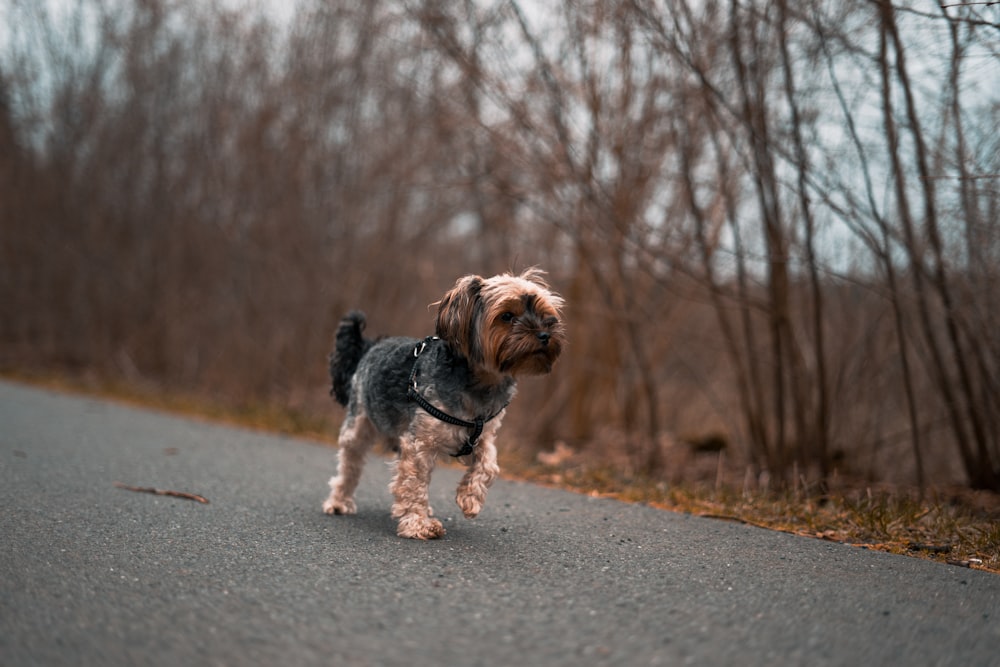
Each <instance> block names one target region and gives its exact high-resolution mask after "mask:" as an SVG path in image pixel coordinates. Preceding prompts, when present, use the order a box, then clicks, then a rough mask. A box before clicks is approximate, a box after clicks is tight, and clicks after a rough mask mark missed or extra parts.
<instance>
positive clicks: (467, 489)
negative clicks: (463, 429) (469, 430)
mask: <svg viewBox="0 0 1000 667" xmlns="http://www.w3.org/2000/svg"><path fill="white" fill-rule="evenodd" d="M493 435H494V434H493V433H492V432H491V433H489V434H484V436H483V438H482V439H481V440H480V442H479V444H478V445H477V446H476V448H475V449H474V450H473V452H472V464H471V465H470V466H469V469H468V470H467V471H466V473H465V476H464V477H462V481H461V482H460V483H459V485H458V491H457V493H456V494H455V502H456V503H458V506H459V508H460V509H461V510H462V514H464V515H465V518H467V519H472V518H475V517H476V516H478V515H479V513H480V512H481V511H482V509H483V504H484V503H485V502H486V492H487V491H488V490H489V488H490V486H491V485H492V484H493V481H494V480H495V479H496V478H497V475H499V474H500V466H498V465H497V448H496V447H495V446H494V444H493Z"/></svg>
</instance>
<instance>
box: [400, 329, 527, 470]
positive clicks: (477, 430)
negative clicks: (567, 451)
mask: <svg viewBox="0 0 1000 667" xmlns="http://www.w3.org/2000/svg"><path fill="white" fill-rule="evenodd" d="M436 340H440V339H439V338H438V337H437V336H428V337H427V338H425V339H424V340H423V341H421V342H420V343H419V344H418V345H417V346H416V347H415V348H413V356H414V357H415V358H414V360H413V370H412V371H410V382H409V386H408V387H407V388H406V395H407V397H408V398H409V399H410V400H412V401H413V402H415V403H416V404H417V405H418V406H420V408H421V409H422V410H424V412H426V413H427V414H429V415H430V416H431V417H434V418H435V419H438V420H440V421H443V422H445V423H446V424H451V425H452V426H461V427H462V428H468V429H471V430H472V432H471V433H470V434H469V437H468V439H466V441H465V444H464V445H462V447H461V448H460V449H459V450H458V452H457V453H455V454H452V456H454V457H459V456H466V455H468V454H471V453H472V450H473V448H474V447H475V446H476V443H477V442H478V441H479V436H481V435H482V434H483V426H484V425H485V424H486V422H488V421H490V420H492V419H494V418H495V417H496V416H497V415H499V414H500V413H501V412H503V411H504V410H505V409H507V406H508V405H510V402H509V401H508V402H507V403H505V404H504V406H503V407H502V408H500V409H499V410H497V411H496V412H494V413H493V414H492V415H490V416H489V417H476V418H475V419H474V420H473V421H468V420H466V419H459V418H458V417H453V416H451V415H449V414H448V413H447V412H444V411H443V410H440V409H438V408H437V407H435V406H434V405H432V404H431V403H430V401H428V400H427V399H426V398H424V397H423V395H421V393H420V390H419V389H417V360H418V359H419V358H420V353H421V352H423V351H424V349H425V348H426V347H427V345H428V343H432V342H434V341H436Z"/></svg>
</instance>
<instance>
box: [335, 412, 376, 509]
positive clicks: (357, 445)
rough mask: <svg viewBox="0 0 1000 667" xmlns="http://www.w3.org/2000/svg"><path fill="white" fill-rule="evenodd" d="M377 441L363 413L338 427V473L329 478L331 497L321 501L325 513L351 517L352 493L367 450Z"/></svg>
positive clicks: (351, 417) (359, 477)
mask: <svg viewBox="0 0 1000 667" xmlns="http://www.w3.org/2000/svg"><path fill="white" fill-rule="evenodd" d="M375 439H376V431H375V427H374V425H372V423H371V421H369V419H368V417H366V416H365V415H364V414H359V415H352V416H349V417H348V418H347V419H346V420H345V421H344V423H343V425H342V426H341V427H340V438H339V440H338V441H337V442H338V445H339V447H340V451H339V453H338V454H337V474H336V475H335V476H334V477H332V478H331V479H330V496H329V497H328V498H327V499H326V501H324V502H323V511H324V512H326V513H327V514H354V513H355V512H357V506H356V505H355V503H354V491H355V489H357V488H358V482H359V481H360V480H361V470H362V469H363V468H364V465H365V458H366V457H367V455H368V450H369V449H371V446H372V444H373V443H374V442H375Z"/></svg>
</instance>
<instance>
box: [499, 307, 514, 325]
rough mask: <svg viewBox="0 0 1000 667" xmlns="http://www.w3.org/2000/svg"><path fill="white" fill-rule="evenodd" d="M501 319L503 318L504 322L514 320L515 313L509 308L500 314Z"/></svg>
mask: <svg viewBox="0 0 1000 667" xmlns="http://www.w3.org/2000/svg"><path fill="white" fill-rule="evenodd" d="M500 319H501V320H503V321H504V322H513V321H514V313H512V312H510V311H509V310H508V311H507V312H506V313H504V314H503V315H501V316H500Z"/></svg>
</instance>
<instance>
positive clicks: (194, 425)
mask: <svg viewBox="0 0 1000 667" xmlns="http://www.w3.org/2000/svg"><path fill="white" fill-rule="evenodd" d="M515 409H516V407H515ZM502 441H503V434H502V433H501V437H500V441H499V442H500V445H501V446H502ZM334 455H335V451H334V450H333V449H331V448H330V447H326V446H322V445H318V444H313V443H310V442H305V441H301V440H295V439H289V438H282V437H278V436H273V435H266V434H262V433H256V432H252V431H247V430H240V429H233V428H226V427H222V426H218V425H212V424H207V423H201V422H197V421H190V420H185V419H179V418H176V417H174V416H170V415H165V414H159V413H155V412H150V411H145V410H139V409H134V408H128V407H123V406H120V405H115V404H111V403H107V402H102V401H99V400H93V399H89V398H80V397H72V396H66V395H61V394H57V393H51V392H47V391H41V390H38V389H34V388H26V387H22V386H18V385H14V384H9V383H0V545H2V546H0V557H2V560H0V664H2V665H4V666H17V665H101V666H104V667H107V666H115V665H170V666H171V667H177V666H179V665H184V666H188V665H286V666H292V665H504V666H507V665H523V666H529V665H574V666H576V665H591V664H594V665H604V664H608V665H646V664H663V665H678V664H698V665H848V664H852V665H853V664H869V665H880V664H881V665H962V666H963V667H971V666H975V665H997V664H1000V577H997V576H996V575H992V574H988V573H983V572H976V571H971V570H967V569H962V568H956V567H950V566H946V565H940V564H936V563H931V562H927V561H921V560H917V559H911V558H905V557H901V556H892V555H887V554H882V553H875V552H871V551H866V550H863V549H859V548H854V547H849V546H843V545H838V544H832V543H828V542H822V541H818V540H810V539H805V538H798V537H794V536H790V535H785V534H782V533H776V532H770V531H765V530H761V529H757V528H753V527H749V526H744V525H739V524H732V523H726V522H722V521H713V520H708V519H699V518H694V517H690V516H684V515H680V514H673V513H669V512H662V511H658V510H655V509H651V508H648V507H642V506H636V505H627V504H624V503H620V502H616V501H612V500H606V499H596V498H589V497H586V496H582V495H576V494H572V493H567V492H562V491H557V490H553V489H546V488H541V487H537V486H534V485H531V484H525V483H518V482H510V481H503V480H502V481H499V482H498V483H497V484H496V486H494V488H493V490H492V491H491V494H490V498H489V500H488V502H487V506H486V509H485V510H484V511H483V513H482V515H480V517H479V518H477V519H475V520H473V521H469V520H466V519H464V518H463V517H462V516H461V513H460V512H459V511H458V509H457V507H456V506H455V504H454V502H453V500H452V495H453V489H454V486H455V484H456V483H457V480H458V474H459V473H458V471H457V470H456V469H454V468H439V469H438V471H437V473H436V475H435V478H434V484H433V486H432V493H433V496H434V497H433V498H432V504H433V505H434V507H435V509H436V510H437V513H438V516H441V517H443V518H444V519H445V526H446V527H447V528H448V534H447V535H446V536H445V538H444V539H442V540H439V541H434V542H417V541H410V540H401V539H399V538H397V537H396V536H395V533H394V526H393V522H392V521H391V519H390V518H389V514H388V508H389V504H390V498H389V493H388V490H387V488H386V485H387V483H388V479H389V471H388V466H387V465H386V464H385V463H384V462H383V461H382V460H373V461H372V462H371V463H370V464H369V466H368V468H367V470H366V475H365V478H364V480H363V481H362V486H361V489H360V491H359V495H358V506H359V513H358V514H357V515H356V516H351V517H331V516H326V515H325V514H323V512H322V511H321V508H320V505H321V503H322V501H323V499H324V497H325V496H326V493H327V487H326V481H327V479H328V478H329V476H330V475H331V473H332V471H333V467H334V459H335V456H334ZM115 481H121V482H124V483H126V484H132V485H138V486H153V487H159V488H163V489H172V490H178V491H187V492H194V493H198V494H201V495H203V496H205V497H207V498H208V499H209V500H210V501H211V503H210V504H208V505H204V504H199V503H197V502H193V501H191V500H187V499H179V498H171V497H165V496H156V495H150V494H144V493H133V492H130V491H126V490H123V489H120V488H116V487H115V486H114V485H113V483H114V482H115Z"/></svg>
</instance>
